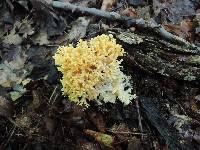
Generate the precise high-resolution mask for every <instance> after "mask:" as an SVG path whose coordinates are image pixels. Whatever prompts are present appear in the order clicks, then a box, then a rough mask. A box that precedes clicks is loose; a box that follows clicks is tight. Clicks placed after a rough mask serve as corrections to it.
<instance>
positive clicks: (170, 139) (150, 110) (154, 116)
mask: <svg viewBox="0 0 200 150" xmlns="http://www.w3.org/2000/svg"><path fill="white" fill-rule="evenodd" d="M140 102H141V105H142V108H143V112H144V114H145V115H146V116H147V118H148V119H149V120H150V121H151V123H152V125H153V126H155V127H156V128H157V130H158V131H159V133H160V134H161V135H162V137H163V138H164V139H165V141H166V143H167V145H168V147H169V148H170V149H174V150H175V149H176V150H177V149H178V150H183V149H184V150H191V149H197V147H198V146H197V145H195V144H192V143H191V141H188V140H185V138H184V137H183V136H182V135H181V134H180V133H179V132H178V131H176V130H175V128H173V127H171V126H169V123H168V122H167V121H168V118H170V116H169V114H168V113H167V112H165V111H162V110H161V109H160V105H159V103H155V100H153V99H151V98H146V97H141V98H140ZM195 146H196V147H195Z"/></svg>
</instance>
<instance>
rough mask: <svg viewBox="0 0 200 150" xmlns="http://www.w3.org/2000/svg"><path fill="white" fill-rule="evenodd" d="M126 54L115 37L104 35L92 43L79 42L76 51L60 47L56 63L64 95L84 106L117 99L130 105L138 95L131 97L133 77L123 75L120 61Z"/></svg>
mask: <svg viewBox="0 0 200 150" xmlns="http://www.w3.org/2000/svg"><path fill="white" fill-rule="evenodd" d="M123 54H124V50H123V48H122V46H121V45H119V44H117V43H116V40H115V39H114V38H113V36H112V35H109V36H108V35H104V34H103V35H100V36H97V37H95V38H92V39H91V40H90V41H89V42H87V41H83V40H80V41H79V43H78V44H77V46H76V47H73V46H72V45H69V46H61V47H59V48H58V50H57V52H56V54H55V56H54V59H55V64H56V65H57V66H58V70H59V71H61V72H62V74H63V77H62V80H61V83H62V86H63V89H62V90H63V95H67V96H68V97H69V99H70V100H71V101H74V102H76V103H77V104H79V105H84V106H88V103H87V102H86V100H88V101H89V100H96V101H97V102H98V103H101V101H104V102H112V103H114V102H115V101H116V98H118V99H119V100H120V101H122V102H123V103H124V104H129V103H130V101H131V100H132V99H133V98H134V97H135V95H132V94H131V90H132V88H131V84H130V82H129V78H130V77H128V76H126V75H125V74H123V72H121V71H120V67H121V66H120V63H121V60H117V58H118V57H119V56H123ZM125 89H126V90H125Z"/></svg>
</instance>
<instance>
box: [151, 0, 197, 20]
mask: <svg viewBox="0 0 200 150" xmlns="http://www.w3.org/2000/svg"><path fill="white" fill-rule="evenodd" d="M153 10H154V13H155V15H156V16H157V15H159V14H160V15H161V20H162V22H167V21H170V22H172V23H173V24H176V23H179V22H180V21H181V20H182V19H183V18H185V17H191V16H194V15H195V5H194V2H192V1H191V0H167V1H162V0H153Z"/></svg>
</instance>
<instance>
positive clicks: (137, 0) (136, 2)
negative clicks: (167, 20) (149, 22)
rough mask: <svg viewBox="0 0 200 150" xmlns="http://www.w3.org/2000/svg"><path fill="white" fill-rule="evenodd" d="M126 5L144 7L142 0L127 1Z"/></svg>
mask: <svg viewBox="0 0 200 150" xmlns="http://www.w3.org/2000/svg"><path fill="white" fill-rule="evenodd" d="M128 4H130V5H133V6H143V5H145V1H144V0H128Z"/></svg>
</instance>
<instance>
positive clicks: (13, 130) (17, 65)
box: [0, 0, 200, 150]
mask: <svg viewBox="0 0 200 150" xmlns="http://www.w3.org/2000/svg"><path fill="white" fill-rule="evenodd" d="M59 1H60V2H63V3H71V4H75V5H78V6H80V7H81V8H96V9H98V10H101V11H102V12H116V13H118V14H120V15H121V16H126V17H128V18H129V19H133V20H139V19H141V18H142V19H143V20H145V21H148V23H151V22H155V23H156V24H159V25H161V27H162V28H164V29H165V30H166V31H167V33H172V34H173V35H176V37H180V39H184V40H183V41H185V42H186V43H187V42H189V44H191V45H193V46H194V45H195V46H194V47H195V48H197V49H198V46H200V36H199V35H200V26H199V25H200V3H199V1H198V0H196V1H195V0H100V1H98V0H59ZM126 23H127V22H126ZM147 28H148V27H147ZM151 28H152V29H153V28H154V27H151ZM151 28H150V31H151ZM155 28H156V27H155ZM158 28H160V26H159V27H158ZM103 33H104V34H113V35H114V36H115V37H118V38H117V42H119V43H122V45H123V46H124V49H125V51H126V50H127V52H128V53H129V54H130V56H134V57H135V59H134V58H131V59H128V58H125V59H124V61H123V63H122V65H123V67H124V69H123V72H125V73H126V74H128V75H131V76H132V81H133V87H134V90H135V93H136V95H137V99H135V100H133V101H132V103H131V104H129V105H128V106H123V104H122V103H120V102H117V103H115V104H111V103H106V104H103V105H97V104H96V103H95V102H90V107H89V108H87V109H83V108H82V107H80V106H77V105H76V104H74V103H73V102H70V101H69V100H68V99H67V98H66V97H64V96H62V92H61V88H62V85H61V83H60V79H61V77H62V74H61V73H59V72H58V70H57V68H56V66H55V63H54V59H53V57H52V56H53V55H54V54H55V52H56V50H57V48H58V46H62V45H68V44H70V43H73V44H76V43H77V41H78V40H79V39H85V40H90V39H91V38H92V37H95V36H97V35H101V34H103ZM127 33H128V35H130V34H131V35H133V36H136V40H135V41H136V44H135V43H134V42H135V41H132V40H129V39H128V40H127V38H124V37H123V36H124V34H126V35H127ZM155 34H156V33H155V32H153V33H152V32H146V28H145V30H143V28H141V27H140V26H137V24H135V25H127V24H125V23H124V22H123V21H122V20H121V21H120V20H117V19H112V18H111V19H109V18H106V17H104V16H98V15H95V14H91V13H89V14H88V13H85V12H83V11H78V10H70V9H69V10H63V9H61V8H56V6H55V5H53V1H52V0H1V1H0V150H1V149H2V150H3V149H6V150H11V149H13V150H18V149H19V150H21V149H22V150H26V149H27V150H29V149H34V150H43V149H48V150H51V149H78V150H100V149H117V150H124V149H127V150H140V149H155V150H157V149H191V147H192V148H193V149H199V147H200V146H199V144H200V126H199V125H200V87H199V76H198V75H199V74H200V69H199V68H198V67H199V66H200V65H199V64H200V57H199V55H200V52H199V49H198V51H195V52H193V51H192V52H191V51H190V52H188V53H187V54H184V55H183V54H182V53H181V52H178V53H176V54H174V52H171V53H170V52H169V53H167V55H164V54H166V53H164V52H163V53H162V54H163V55H159V57H160V58H162V59H164V60H165V62H167V61H169V62H170V63H169V64H171V62H174V61H175V57H176V59H177V60H176V63H177V62H181V63H180V64H181V67H180V66H179V65H178V67H177V68H179V69H187V68H185V66H184V65H185V64H186V67H187V65H188V64H189V65H191V66H189V67H190V68H189V70H192V69H193V72H192V71H191V72H192V73H193V74H196V75H197V77H196V76H194V75H193V74H192V73H191V74H189V73H187V74H186V75H187V76H184V77H183V78H182V77H180V78H179V77H178V76H179V75H180V76H181V75H182V74H181V73H183V71H182V72H181V73H177V70H175V72H173V73H171V72H172V71H171V72H170V70H169V72H170V73H169V74H167V73H164V71H163V70H159V69H157V68H159V67H158V66H159V63H160V64H161V62H158V65H157V66H156V65H155V66H154V64H153V63H151V64H150V63H149V64H148V61H147V62H145V63H144V61H143V57H141V58H140V59H136V58H137V57H138V56H139V54H141V53H139V52H140V50H138V53H136V51H134V52H130V49H131V48H138V47H137V39H138V36H139V37H142V36H146V37H150V36H155ZM118 35H123V36H118ZM137 35H138V36H137ZM156 37H157V36H156ZM155 39H156V38H155ZM161 39H162V36H161V37H159V38H158V41H159V40H161ZM149 40H151V39H149ZM162 40H163V41H161V42H163V43H164V41H166V42H168V40H165V39H164V38H163V39H162ZM152 41H156V40H154V39H152ZM156 42H157V41H156ZM159 42H160V41H159ZM159 42H158V43H159ZM163 43H162V44H163ZM145 44H146V45H145ZM145 44H142V43H141V44H140V45H139V48H141V51H142V52H143V53H142V54H143V55H141V56H145V55H146V54H147V53H148V54H149V51H151V50H152V49H150V48H149V45H148V43H145ZM155 45H156V43H155ZM163 45H164V44H163ZM151 46H152V47H153V46H154V45H151ZM148 48H149V49H148ZM182 48H183V47H182ZM183 49H184V48H183ZM169 51H170V50H169ZM155 52H156V48H155ZM153 53H154V51H151V54H152V55H153ZM194 53H195V56H194V57H192V59H190V63H188V64H187V63H182V62H184V61H186V59H187V58H188V56H189V55H190V54H194ZM149 56H150V55H149ZM148 58H149V57H147V58H146V57H145V59H148ZM152 58H153V57H152ZM156 58H157V57H156ZM132 59H134V61H131V60H132ZM172 59H173V60H172ZM154 60H155V61H158V60H160V59H154ZM130 61H131V62H130ZM149 62H153V59H152V61H149ZM194 62H195V63H194ZM166 64H167V63H166ZM177 64H179V63H177ZM170 66H173V65H169V67H170ZM183 74H184V73H183ZM184 75H185V74H184ZM181 145H183V146H181Z"/></svg>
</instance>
